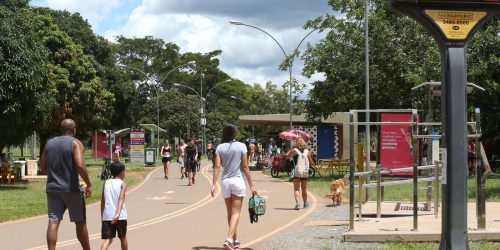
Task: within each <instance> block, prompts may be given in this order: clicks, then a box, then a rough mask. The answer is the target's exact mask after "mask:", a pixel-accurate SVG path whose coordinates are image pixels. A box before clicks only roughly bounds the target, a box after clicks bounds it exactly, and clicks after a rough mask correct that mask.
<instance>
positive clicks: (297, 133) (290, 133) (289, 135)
mask: <svg viewBox="0 0 500 250" xmlns="http://www.w3.org/2000/svg"><path fill="white" fill-rule="evenodd" d="M278 137H279V138H281V139H285V140H296V139H297V138H302V139H304V140H305V141H308V140H309V139H311V138H312V136H311V135H309V134H308V133H306V132H304V131H302V130H298V129H292V130H287V131H283V132H281V133H279V135H278Z"/></svg>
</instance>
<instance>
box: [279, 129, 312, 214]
mask: <svg viewBox="0 0 500 250" xmlns="http://www.w3.org/2000/svg"><path fill="white" fill-rule="evenodd" d="M290 158H293V162H294V165H295V171H294V175H293V191H294V198H295V210H299V209H300V204H299V196H300V191H302V201H303V202H304V206H303V208H308V207H309V203H308V202H307V177H308V176H309V164H312V163H313V162H314V161H313V159H312V157H311V154H310V153H309V150H308V149H307V144H306V142H305V141H304V139H302V138H298V139H297V140H296V141H295V142H294V143H293V145H292V149H290V150H289V151H288V153H287V154H286V159H290Z"/></svg>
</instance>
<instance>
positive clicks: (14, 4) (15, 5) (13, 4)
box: [0, 0, 30, 10]
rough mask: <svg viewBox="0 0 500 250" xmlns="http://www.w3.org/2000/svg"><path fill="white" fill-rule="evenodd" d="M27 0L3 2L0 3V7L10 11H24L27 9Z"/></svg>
mask: <svg viewBox="0 0 500 250" xmlns="http://www.w3.org/2000/svg"><path fill="white" fill-rule="evenodd" d="M29 2H30V1H29V0H3V1H2V2H1V3H0V6H4V7H7V8H10V9H12V10H15V9H21V8H22V9H25V8H27V7H28V5H29Z"/></svg>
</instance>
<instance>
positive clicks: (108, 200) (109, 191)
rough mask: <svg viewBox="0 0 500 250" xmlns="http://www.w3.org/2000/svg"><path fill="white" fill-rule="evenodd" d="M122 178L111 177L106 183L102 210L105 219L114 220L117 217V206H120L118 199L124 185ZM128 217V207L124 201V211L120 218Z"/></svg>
mask: <svg viewBox="0 0 500 250" xmlns="http://www.w3.org/2000/svg"><path fill="white" fill-rule="evenodd" d="M122 182H123V181H122V180H121V179H114V178H113V179H109V180H107V181H106V183H105V184H104V194H103V195H104V211H103V212H102V220H103V221H112V220H113V219H114V217H115V213H116V208H117V207H118V199H119V198H120V190H121V186H122ZM126 219H127V209H126V208H125V203H123V207H122V211H121V212H120V217H119V218H118V220H126Z"/></svg>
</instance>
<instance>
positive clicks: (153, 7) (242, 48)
mask: <svg viewBox="0 0 500 250" xmlns="http://www.w3.org/2000/svg"><path fill="white" fill-rule="evenodd" d="M46 1H47V3H48V6H49V7H51V8H54V9H67V10H68V11H72V12H79V13H80V14H81V15H82V16H83V17H84V18H86V19H88V20H89V22H90V23H91V25H92V26H93V28H94V30H95V31H96V32H99V33H100V34H101V35H103V36H104V37H106V38H108V39H110V40H114V37H115V36H116V35H123V36H126V37H144V36H153V37H157V38H162V39H164V40H165V41H166V42H173V43H175V44H177V45H179V46H180V48H181V52H201V53H205V52H209V51H213V50H219V49H220V50H222V51H223V53H222V55H221V56H220V61H221V68H222V70H224V71H225V72H227V73H228V74H229V75H231V76H233V77H236V78H239V79H241V80H243V81H244V82H246V83H250V84H251V83H255V82H258V83H261V84H264V83H265V82H267V81H273V82H275V83H278V84H281V83H283V82H284V81H286V80H288V73H287V72H283V71H280V70H279V69H278V66H279V64H280V63H281V61H282V60H283V58H284V56H283V53H282V52H281V50H280V48H279V47H278V46H277V44H276V43H275V42H274V41H273V40H272V39H271V38H270V37H268V36H267V35H266V34H264V33H263V32H260V31H258V30H255V29H252V28H250V27H245V26H234V25H231V24H229V20H230V19H240V20H241V21H245V22H248V23H250V24H252V25H256V26H258V27H260V28H262V29H265V30H266V31H268V32H269V33H270V34H272V35H273V36H274V37H275V38H276V40H278V41H279V42H280V43H281V44H282V46H283V47H284V49H285V52H286V53H290V52H291V51H292V50H293V49H294V48H295V46H296V45H297V43H299V42H300V39H302V37H303V36H304V35H306V34H307V31H305V30H303V29H302V25H303V24H304V23H305V22H306V21H307V20H309V19H314V18H316V17H317V16H320V15H324V14H325V13H327V12H328V11H329V10H330V9H329V7H328V5H327V3H326V1H318V0H313V1H311V0H294V1H289V0H273V1H268V0H252V1H248V0H210V1H200V0H169V1H164V0H142V1H141V0H86V1H81V0H46ZM133 2H140V3H139V4H138V5H137V6H136V7H135V8H134V7H131V6H129V5H127V4H131V3H133ZM125 5H126V6H125ZM125 8H129V10H131V11H128V15H127V17H126V18H123V15H124V14H126V13H123V10H121V9H125ZM111 20H122V21H121V22H120V23H119V24H118V25H114V26H111V27H106V28H102V27H103V26H109V23H110V22H111ZM322 36H323V35H316V34H313V35H311V36H310V37H309V38H308V39H307V40H306V43H307V42H308V41H311V42H312V43H314V42H315V41H318V40H319V39H320V38H321V37H322ZM302 48H305V46H304V45H302ZM301 70H302V63H301V62H300V61H297V60H296V61H295V63H294V69H293V76H294V77H296V78H298V79H299V80H300V81H301V82H312V81H314V80H318V79H321V78H322V77H321V76H315V77H313V79H306V78H305V77H302V76H300V75H299V74H300V72H301Z"/></svg>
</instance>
